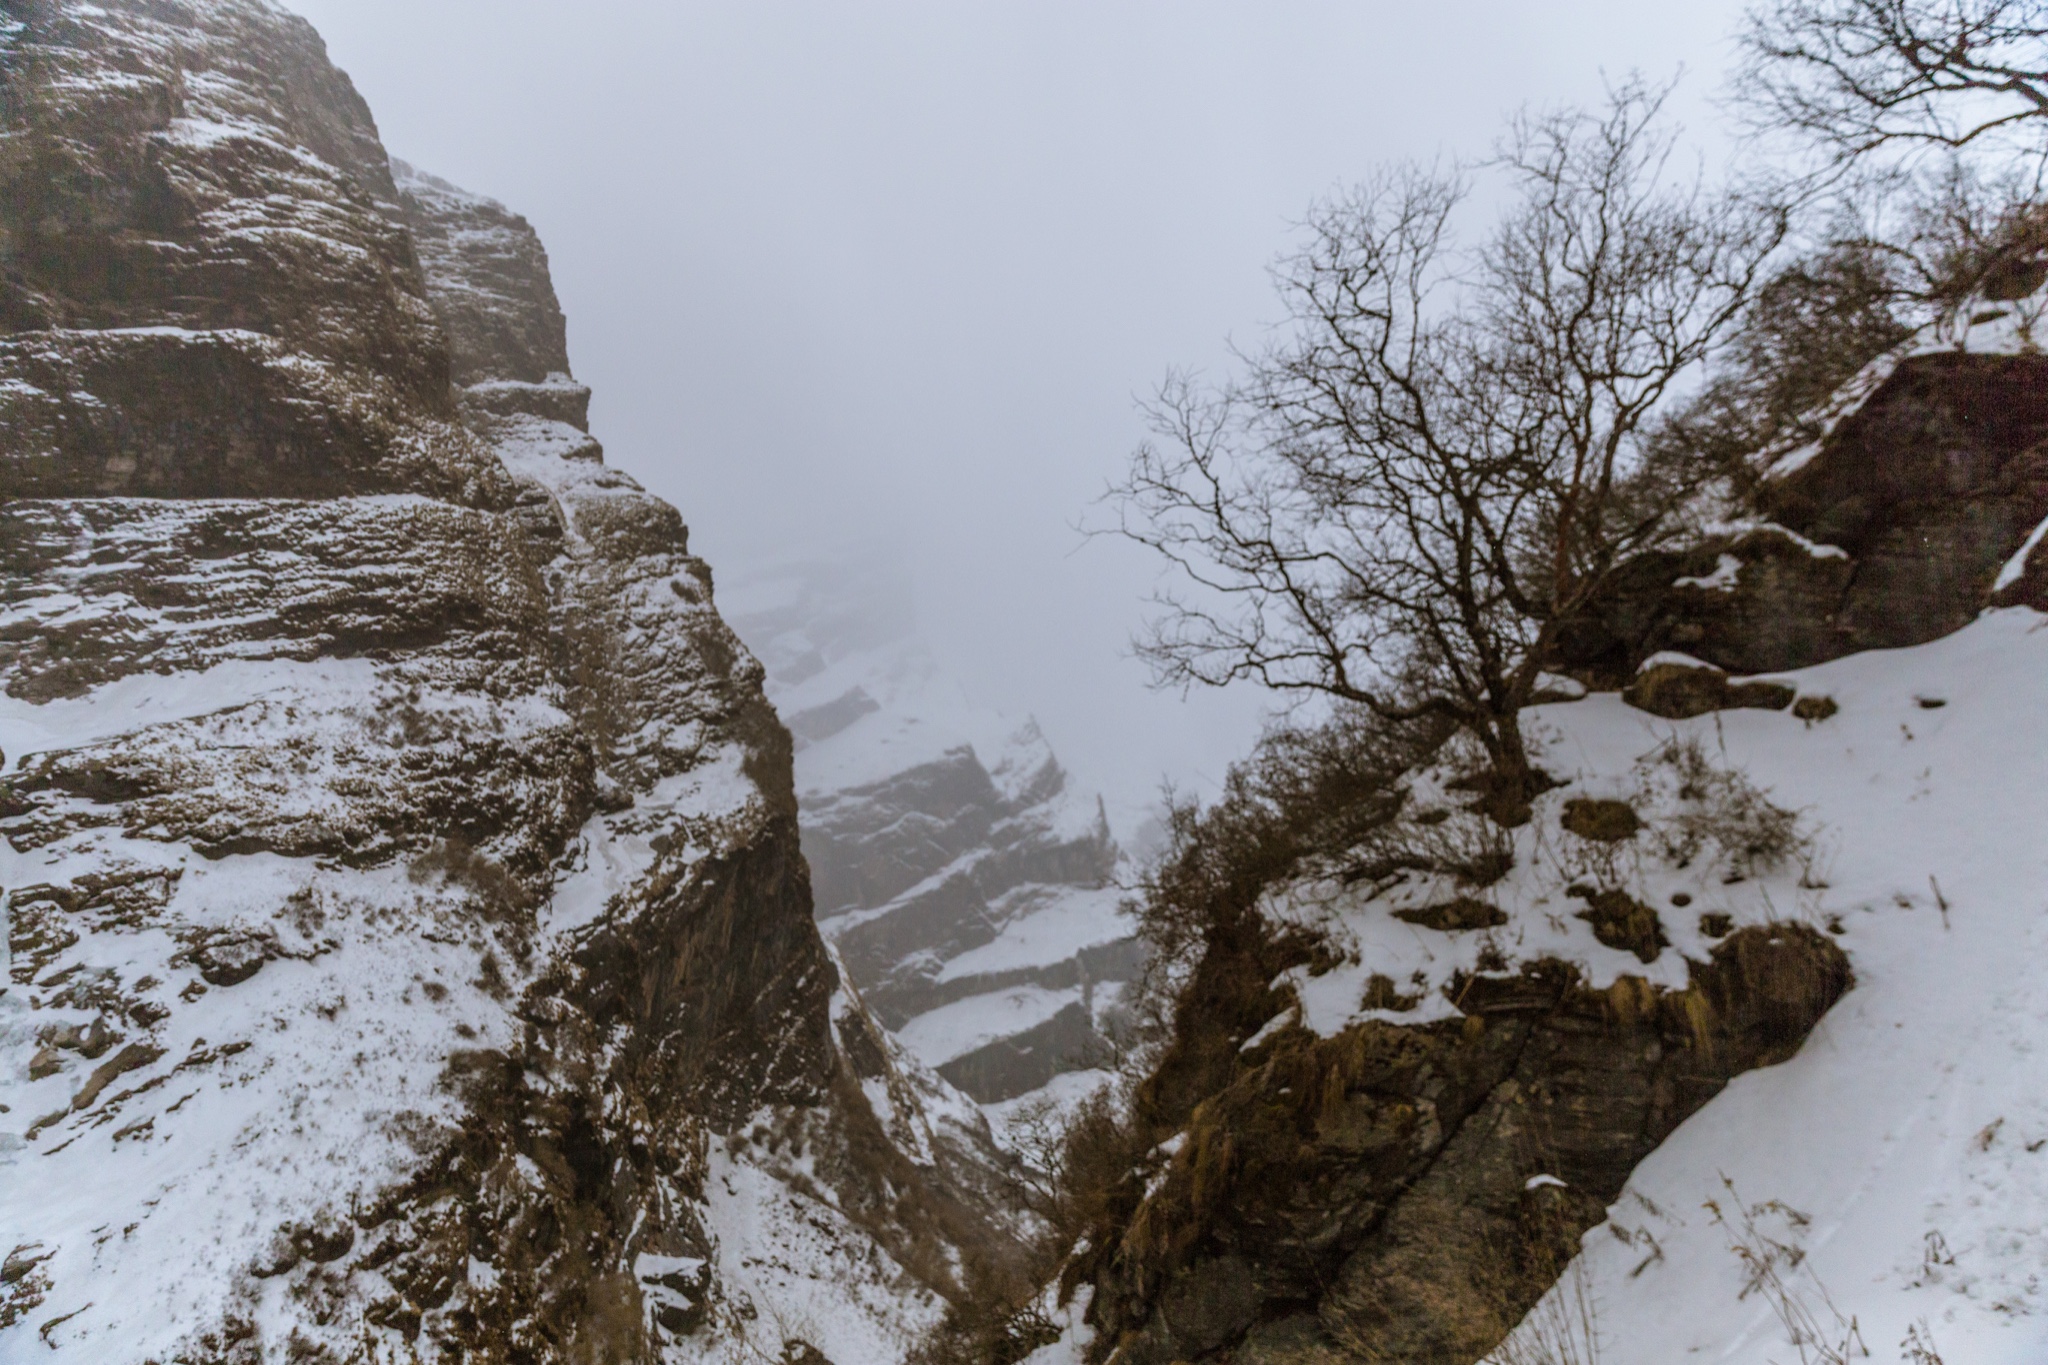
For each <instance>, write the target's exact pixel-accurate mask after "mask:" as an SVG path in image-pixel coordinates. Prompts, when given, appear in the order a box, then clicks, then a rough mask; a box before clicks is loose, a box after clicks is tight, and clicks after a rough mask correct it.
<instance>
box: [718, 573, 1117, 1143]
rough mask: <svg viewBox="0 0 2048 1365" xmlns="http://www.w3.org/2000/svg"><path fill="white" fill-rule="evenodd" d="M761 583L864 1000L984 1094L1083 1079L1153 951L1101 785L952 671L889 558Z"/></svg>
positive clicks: (749, 613) (762, 626)
mask: <svg viewBox="0 0 2048 1365" xmlns="http://www.w3.org/2000/svg"><path fill="white" fill-rule="evenodd" d="M746 587H747V605H746V606H745V607H744V608H743V609H742V610H740V611H739V613H738V614H737V615H736V616H735V624H736V627H737V629H739V630H740V632H741V633H742V634H744V635H746V636H747V638H748V639H749V640H751V641H752V642H754V643H755V645H756V647H757V648H758V649H759V650H760V652H761V655H762V657H763V659H764V662H765V663H766V664H767V666H768V669H769V681H768V685H769V688H770V692H771V695H773V696H774V697H775V698H776V700H777V702H778V704H779V705H780V706H781V707H782V709H783V713H784V714H785V715H786V716H787V717H788V718H789V724H790V728H791V730H792V731H793V732H794V734H795V736H796V744H797V754H796V772H797V779H798V784H799V787H800V789H801V792H802V800H801V802H800V805H801V809H802V816H801V819H802V827H803V844H804V852H805V855H806V857H807V859H808V861H809V864H810V867H811V874H812V879H813V885H814V887H815V889H816V903H817V913H818V919H819V924H820V927H821V928H822V929H823V931H824V933H825V935H826V937H827V939H828V940H829V941H830V942H831V943H832V944H833V946H834V948H835V949H836V950H837V952H838V953H839V955H840V957H841V959H842V961H843V962H844V964H845V966H846V969H847V971H848V973H849V975H850V976H851V977H852V979H853V980H854V982H855V983H856V984H857V985H858V986H859V988H860V990H861V992H862V995H863V997H864V998H865V999H866V1001H867V1003H868V1006H869V1008H870V1009H871V1010H873V1011H874V1014H875V1016H876V1018H877V1019H878V1020H879V1021H881V1022H882V1023H883V1024H884V1025H885V1026H887V1027H888V1028H890V1029H891V1030H894V1031H896V1032H897V1034H898V1036H900V1037H901V1038H902V1039H903V1041H904V1042H905V1043H906V1045H908V1046H909V1047H910V1048H911V1049H912V1051H914V1052H915V1053H916V1054H917V1055H918V1056H919V1057H920V1058H921V1059H923V1060H924V1061H925V1062H926V1063H928V1064H929V1065H931V1066H933V1067H935V1068H936V1069H937V1070H938V1072H939V1074H940V1075H942V1076H944V1077H945V1078H946V1079H947V1080H949V1081H951V1082H952V1083H953V1084H955V1085H957V1086H959V1087H960V1088H961V1089H963V1090H965V1091H966V1092H967V1093H968V1094H970V1095H972V1096H973V1097H974V1098H975V1099H977V1100H980V1101H982V1102H984V1103H989V1104H1003V1103H1007V1102H1013V1101H1019V1100H1023V1099H1027V1098H1030V1097H1035V1096H1037V1095H1039V1094H1040V1093H1042V1092H1044V1091H1045V1088H1046V1087H1048V1086H1071V1085H1080V1084H1084V1083H1085V1080H1086V1074H1087V1073H1091V1072H1094V1071H1096V1069H1097V1068H1100V1067H1101V1066H1103V1065H1104V1064H1105V1063H1106V1062H1107V1061H1108V1059H1109V1058H1110V1057H1111V1055H1113V1052H1114V1045H1113V1043H1112V1041H1111V1039H1110V1038H1108V1037H1106V1036H1105V1033H1106V1032H1108V1033H1113V1032H1114V1031H1115V1028H1116V1024H1115V1020H1116V1018H1117V1010H1118V1008H1119V998H1120V993H1121V992H1122V990H1123V989H1124V988H1125V986H1126V985H1127V983H1128V982H1129V981H1130V980H1131V979H1132V978H1133V977H1134V976H1135V975H1136V974H1137V971H1138V968H1139V966H1140V965H1141V962H1140V954H1139V951H1138V945H1137V942H1136V940H1135V938H1134V937H1133V936H1132V928H1131V925H1130V923H1129V921H1128V919H1127V918H1126V916H1125V914H1124V913H1123V910H1122V908H1121V905H1122V901H1123V899H1124V896H1125V894H1126V893H1125V892H1124V891H1122V890H1120V889H1119V887H1118V885H1117V884H1116V883H1117V880H1118V879H1117V875H1116V874H1117V869H1118V865H1119V861H1120V859H1121V857H1122V855H1121V852H1120V850H1119V849H1118V847H1117V844H1116V842H1115V840H1114V839H1112V838H1111V836H1110V832H1109V829H1108V824H1107V821H1106V819H1105V818H1104V816H1103V812H1102V808H1101V805H1100V803H1099V802H1096V801H1090V800H1088V799H1087V798H1086V797H1085V796H1084V795H1082V794H1081V793H1079V792H1077V791H1075V790H1073V788H1072V786H1071V784H1070V782H1069V779H1068V776H1067V774H1066V772H1065V770H1064V769H1063V768H1062V767H1061V766H1060V764H1059V762H1058V760H1057V759H1056V758H1055V757H1054V755H1053V753H1052V750H1051V747H1050V746H1049V745H1048V744H1047V743H1046V741H1045V739H1044V737H1043V736H1042V735H1041V734H1040V733H1039V731H1038V729H1037V727H1036V726H1035V725H1033V724H1031V723H1029V722H1025V723H1022V724H1019V723H1016V722H1010V721H1006V720H1004V719H1003V718H1002V717H1001V716H998V715H995V714H993V713H989V712H986V711H983V710H980V709H978V708H975V707H973V706H971V705H970V704H968V703H967V702H966V701H965V699H964V698H963V697H962V696H961V695H960V694H959V692H958V689H957V688H954V687H951V686H950V685H949V684H948V683H947V682H946V680H945V679H944V677H943V676H942V675H941V673H940V671H939V670H938V668H937V666H936V664H935V663H934V662H933V660H932V659H931V657H930V656H929V654H928V653H927V652H926V651H925V650H924V647H923V646H922V645H921V644H920V642H919V639H918V636H917V632H916V625H915V620H914V614H913V612H912V606H911V596H910V591H909V588H908V585H907V584H905V583H903V582H902V581H901V580H900V578H899V577H898V576H896V575H893V574H891V573H890V572H889V571H888V569H887V567H886V565H885V563H884V562H882V561H880V560H877V559H873V558H863V557H859V556H848V557H847V558H846V559H844V560H843V561H840V562H819V563H814V564H806V565H798V566H794V567H792V568H791V569H789V570H787V571H785V572H783V573H781V574H779V575H766V574H764V575H762V576H761V578H760V580H759V581H758V582H756V583H751V584H748V585H746ZM1061 1078H1066V1079H1065V1080H1062V1079H1061ZM1098 1079H1099V1077H1098Z"/></svg>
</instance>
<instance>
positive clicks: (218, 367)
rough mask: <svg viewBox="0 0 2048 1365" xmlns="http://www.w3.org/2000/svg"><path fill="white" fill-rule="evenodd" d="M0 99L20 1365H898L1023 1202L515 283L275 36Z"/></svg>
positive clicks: (118, 23) (82, 20)
mask: <svg viewBox="0 0 2048 1365" xmlns="http://www.w3.org/2000/svg"><path fill="white" fill-rule="evenodd" d="M0 80H4V86H5V88H4V100H0V110H4V118H5V120H6V125H7V126H6V128H5V145H6V147H7V156H6V158H5V160H4V161H0V177H4V187H0V253H4V256H5V265H6V271H5V274H4V281H5V283H4V285H0V289H4V299H0V303H4V307H0V317H4V324H5V328H6V332H5V335H4V336H0V750H4V758H0V835H4V836H5V838H4V843H0V907H4V915H5V923H6V928H7V942H8V957H7V965H8V969H9V981H8V984H7V986H6V988H5V990H4V993H0V1253H4V1255H5V1258H6V1261H5V1268H4V1270H0V1356H5V1357H7V1358H10V1359H11V1358H16V1357H18V1356H21V1355H24V1354H25V1353H28V1352H30V1351H34V1352H36V1353H38V1354H40V1353H41V1352H42V1351H43V1349H44V1347H48V1348H51V1349H53V1350H55V1351H57V1352H58V1353H59V1355H60V1356H62V1357H69V1358H75V1359H79V1360H94V1361H137V1362H139V1361H143V1360H151V1359H171V1358H178V1359H206V1360H237V1361H241V1360H269V1359H286V1358H289V1359H292V1360H368V1359H387V1358H400V1357H407V1356H413V1355H417V1356H432V1357H435V1358H461V1359H472V1360H530V1361H544V1360H564V1361H566V1360H579V1361H581V1360H626V1359H633V1360H644V1359H652V1358H661V1359H668V1360H676V1361H683V1360H727V1359H733V1360H737V1359H743V1358H745V1359H752V1358H757V1357H759V1356H767V1357H770V1358H776V1357H786V1358H790V1359H802V1360H805V1361H815V1360H817V1359H818V1358H819V1353H821V1352H822V1355H823V1358H826V1359H831V1360H837V1361H840V1362H842V1365H843V1363H844V1362H849V1361H879V1360H889V1359H896V1358H900V1356H901V1355H902V1354H903V1353H904V1351H905V1350H906V1349H907V1348H908V1345H909V1343H910V1342H911V1340H912V1339H913V1338H914V1337H915V1335H916V1334H917V1332H918V1331H919V1330H920V1329H921V1328H922V1327H923V1326H925V1325H926V1324H928V1323H930V1322H931V1321H933V1320H935V1318H936V1317H937V1316H938V1315H939V1314H940V1313H941V1312H942V1311H943V1308H944V1303H945V1298H946V1296H948V1295H955V1296H957V1295H959V1294H961V1293H962V1292H963V1278H964V1277H965V1275H966V1274H967V1271H966V1270H965V1269H963V1267H966V1266H968V1265H970V1264H980V1265H987V1264H999V1263H1000V1262H1001V1260H1002V1258H1003V1256H1004V1255H1005V1254H1006V1253H1005V1248H1006V1247H1007V1246H1008V1245H1009V1234H1008V1232H1007V1231H1006V1229H1007V1227H1008V1221H1007V1220H1008V1218H1009V1216H1010V1215H1009V1214H1008V1212H1007V1205H1006V1202H1005V1200H1006V1196H1005V1194H1004V1191H1005V1188H1006V1186H1005V1177H1004V1174H1003V1162H1002V1159H1001V1158H1000V1157H999V1156H998V1154H997V1153H996V1151H995V1149H994V1148H993V1147H992V1146H991V1145H990V1142H989V1138H988V1133H987V1129H986V1125H985V1123H984V1121H983V1119H982V1117H981V1115H980V1113H979V1112H978V1111H977V1110H976V1109H975V1108H974V1106H972V1105H971V1104H970V1103H968V1102H967V1101H966V1100H965V1099H964V1098H963V1097H961V1096H959V1095H958V1094H957V1092H955V1091H953V1090H952V1089H951V1088H950V1087H948V1086H947V1085H946V1084H945V1083H944V1082H942V1081H939V1080H938V1079H937V1078H935V1077H933V1076H932V1075H931V1074H930V1073H929V1072H927V1071H925V1070H923V1069H922V1068H920V1067H919V1066H917V1065H916V1063H915V1062H914V1061H912V1060H911V1059H910V1058H909V1057H907V1056H906V1055H905V1054H904V1053H903V1052H902V1051H901V1049H900V1048H898V1047H897V1046H896V1045H895V1044H893V1043H892V1042H891V1041H890V1040H889V1039H888V1037H887V1036H886V1034H885V1033H883V1031H882V1030H880V1029H879V1028H878V1027H877V1026H876V1025H875V1024H874V1022H873V1021H872V1019H871V1017H870V1016H869V1014H868V1013H867V1011H866V1010H865V1008H864V1007H863V1006H862V1004H861V1003H860V1001H859V999H858V997H857V996H856V995H855V994H853V993H852V992H851V990H850V989H848V988H847V987H846V986H845V985H843V984H842V982H841V981H840V977H839V973H838V972H837V970H836V969H835V967H834V965H833V962H832V960H831V957H830V954H829V953H828V951H827V949H826V948H825V946H824V944H823V943H822V942H821V940H820V938H819V935H818V933H817V930H816V927H815V924H814V921H813V919H812V915H811V900H810V894H809V881H808V877H807V874H806V870H805V867H804V864H803V860H802V857H801V853H800V848H799V843H798V831H797V823H796V808H795V802H794V794H793V785H792V779H791V774H790V742H789V738H788V735H787V732H786V731H785V730H784V729H783V727H782V726H781V724H780V723H779V722H778V721H777V719H776V717H775V714H774V712H773V710H772V709H771V708H770V706H769V703H768V701H767V699H766V698H765V696H764V695H763V692H762V688H761V679H762V674H761V669H760V666H759V665H758V664H757V663H755V661H754V660H753V658H752V657H751V656H750V655H749V654H748V653H747V651H746V649H745V648H744V647H743V646H742V645H741V644H740V642H739V641H738V640H737V639H736V638H735V637H734V636H733V634H732V633H731V632H730V631H729V630H727V628H726V627H725V625H724V623H723V622H722V621H721V620H720V619H719V616H718V613H717V610H716V608H715V607H714V605H713V602H712V597H711V579H710V574H709V572H708V570H707V569H706V568H705V566H704V565H703V564H702V563H701V562H700V561H698V560H696V559H695V558H693V557H692V556H691V555H690V554H689V552H688V548H687V533H686V530H685V528H684V526H683V524H682V521H681V518H680V517H679V516H678V514H677V513H676V511H675V510H674V509H673V508H671V507H669V506H667V505H665V504H663V503H661V502H659V501H657V500H656V499H654V498H651V497H649V496H648V495H646V494H645V493H643V492H642V491H640V489H639V488H638V487H637V486H636V485H635V484H634V483H633V481H632V480H631V479H630V478H627V477H626V476H625V475H624V474H622V473H620V472H619V471H617V470H615V469H612V468H610V467H608V466H606V465H605V463H604V462H603V458H602V452H601V451H600V449H599V447H598V445H597V443H596V442H595V441H594V440H593V439H592V438H591V437H590V436H589V435H588V433H587V431H586V430H585V424H584V412H585V407H586V402H587V398H588V394H587V391H586V390H584V389H583V388H582V387H581V386H580V385H578V384H577V383H576V382H575V381H574V380H573V379H572V378H571V377H570V374H569V362H568V357H567V354H566V350H565V347H564V342H563V335H564V329H563V325H562V319H561V314H560V311H559V309H558V308H557V307H556V304H555V299H554V293H553V290H552V288H551V286H550V285H549V283H548V280H547V275H546V258H545V254H544V253H543V252H542V250H541V248H540V245H539V242H538V240H537V239H536V238H535V237H534V234H533V232H532V230H531V229H530V228H529V227H528V226H527V224H526V223H525V222H524V221H523V220H522V219H520V218H518V217H517V216H516V215H514V214H511V213H510V212H508V211H507V210H505V209H503V208H502V207H500V206H498V205H496V204H494V203H491V202H489V201H487V200H483V199H479V198H477V197H474V196H471V195H468V194H465V193H463V192H462V191H460V190H457V189H455V188H454V187H452V186H449V185H447V184H445V183H443V182H440V181H436V180H434V179H432V178H430V177H427V176H424V175H421V174H419V173H416V172H413V171H411V170H410V169H409V168H405V167H402V166H400V167H398V168H397V171H398V174H397V176H396V177H394V175H393V173H392V168H391V167H390V165H389V164H388V163H387V161H386V158H385V155H384V152H383V150H382V148H381V147H380V145H379V143H378V139H377V134H376V130H375V126H374V124H373V123H372V121H371V119H370V116H369V113H368V110H367V109H366V108H365V107H364V106H363V104H362V101H361V100H360V99H359V98H358V97H357V96H356V94H355V92H354V91H353V89H352V88H351V87H350V86H349V84H348V81H347V79H346V77H344V76H342V75H341V74H340V73H339V72H337V71H335V70H334V69H333V67H332V66H330V65H329V64H328V62H327V60H326V57H325V54H324V51H323V49H322V46H321V44H320V42H319V39H318V37H317V36H316V35H315V34H314V33H313V31H312V30H311V28H310V27H309V26H308V25H306V24H305V23H304V21H302V20H299V19H296V18H293V17H291V16H288V15H286V14H284V13H283V12H282V11H280V10H278V9H277V8H275V7H274V6H272V5H270V4H268V3H265V2H264V0H148V2H146V3H145V2H144V0H128V2H117V3H108V4H101V5H88V4H84V3H69V2H65V3H50V4H38V5H34V6H27V7H23V6H10V7H8V9H7V10H6V12H5V16H4V17H0ZM807 1352H808V1353H809V1354H806V1353H807Z"/></svg>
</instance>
